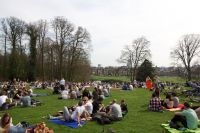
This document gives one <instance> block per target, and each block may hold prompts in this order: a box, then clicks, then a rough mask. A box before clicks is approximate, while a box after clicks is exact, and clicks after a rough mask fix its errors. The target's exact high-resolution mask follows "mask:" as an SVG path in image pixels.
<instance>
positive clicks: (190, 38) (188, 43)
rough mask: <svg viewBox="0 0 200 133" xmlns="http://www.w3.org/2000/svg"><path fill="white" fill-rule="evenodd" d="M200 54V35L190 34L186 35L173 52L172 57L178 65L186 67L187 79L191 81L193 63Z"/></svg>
mask: <svg viewBox="0 0 200 133" xmlns="http://www.w3.org/2000/svg"><path fill="white" fill-rule="evenodd" d="M199 53H200V35H199V34H188V35H184V36H183V37H182V38H181V39H180V40H179V42H178V44H177V46H176V47H175V48H174V50H173V51H172V52H171V57H172V58H173V59H175V60H176V62H177V63H179V62H180V63H181V64H183V65H184V68H185V70H186V72H187V74H186V75H187V79H188V80H191V77H192V76H191V63H192V61H193V59H194V58H195V57H197V56H198V55H199Z"/></svg>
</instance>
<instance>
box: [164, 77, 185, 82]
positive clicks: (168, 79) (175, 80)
mask: <svg viewBox="0 0 200 133" xmlns="http://www.w3.org/2000/svg"><path fill="white" fill-rule="evenodd" d="M160 80H161V81H162V82H166V81H168V82H173V83H185V81H186V79H184V78H181V77H169V76H161V77H160Z"/></svg>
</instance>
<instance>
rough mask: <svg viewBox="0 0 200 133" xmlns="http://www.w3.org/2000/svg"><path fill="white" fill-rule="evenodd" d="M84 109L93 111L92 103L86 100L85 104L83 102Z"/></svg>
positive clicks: (90, 112) (89, 111)
mask: <svg viewBox="0 0 200 133" xmlns="http://www.w3.org/2000/svg"><path fill="white" fill-rule="evenodd" d="M84 107H85V110H86V111H87V112H88V113H89V114H92V111H93V105H92V103H91V102H90V101H87V103H86V104H84Z"/></svg>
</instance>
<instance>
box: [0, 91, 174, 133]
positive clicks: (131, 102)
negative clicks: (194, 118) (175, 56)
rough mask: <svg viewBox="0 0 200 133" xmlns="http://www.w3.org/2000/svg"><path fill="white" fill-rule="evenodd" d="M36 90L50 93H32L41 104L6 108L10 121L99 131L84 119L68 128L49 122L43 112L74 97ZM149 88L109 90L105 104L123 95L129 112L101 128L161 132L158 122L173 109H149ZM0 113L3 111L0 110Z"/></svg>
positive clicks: (83, 131) (69, 102)
mask: <svg viewBox="0 0 200 133" xmlns="http://www.w3.org/2000/svg"><path fill="white" fill-rule="evenodd" d="M35 92H39V93H49V94H50V95H49V96H44V97H35V99H38V100H40V101H41V102H42V103H43V105H42V106H38V107H28V108H21V107H14V108H12V109H10V110H8V112H9V113H10V114H11V115H12V117H13V123H14V124H17V123H18V122H20V121H28V122H30V123H31V124H36V123H39V122H45V123H46V124H47V126H48V127H51V128H53V129H54V131H55V133H64V132H69V133H80V132H81V133H88V132H90V133H101V131H102V129H103V126H101V125H98V124H97V123H96V122H87V123H86V125H84V126H83V127H82V128H78V129H71V128H69V127H66V126H60V125H56V124H53V123H50V122H49V121H48V120H47V119H44V118H42V116H47V114H53V113H55V112H56V111H58V110H62V109H63V106H64V105H69V106H70V105H74V104H76V103H77V102H78V101H77V100H58V99H57V97H58V95H52V94H51V91H50V90H40V89H37V90H36V91H35ZM151 93H152V92H151V91H147V90H145V89H136V90H134V91H122V90H112V93H111V96H110V97H109V98H107V99H106V100H105V101H104V104H107V103H109V102H110V101H111V100H112V99H114V98H115V99H118V101H119V100H120V99H125V100H126V101H127V104H128V109H129V113H128V114H127V115H126V116H125V118H124V119H123V120H122V121H119V122H115V123H113V124H110V125H105V126H104V128H105V129H108V128H112V129H114V130H115V131H116V132H117V133H146V132H148V133H155V132H156V133H160V132H162V131H163V129H162V128H161V127H160V124H161V123H165V122H167V121H168V120H170V119H171V118H172V116H173V112H168V111H165V112H164V113H158V112H149V111H147V106H148V103H149V99H150V97H151ZM0 113H1V114H2V113H4V112H2V111H1V112H0Z"/></svg>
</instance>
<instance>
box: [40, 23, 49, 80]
mask: <svg viewBox="0 0 200 133" xmlns="http://www.w3.org/2000/svg"><path fill="white" fill-rule="evenodd" d="M38 26H39V27H38V30H39V36H38V40H39V48H40V53H41V64H42V81H43V82H44V41H45V37H46V34H47V31H48V29H47V21H46V20H40V21H39V22H38ZM46 44H47V43H46Z"/></svg>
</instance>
